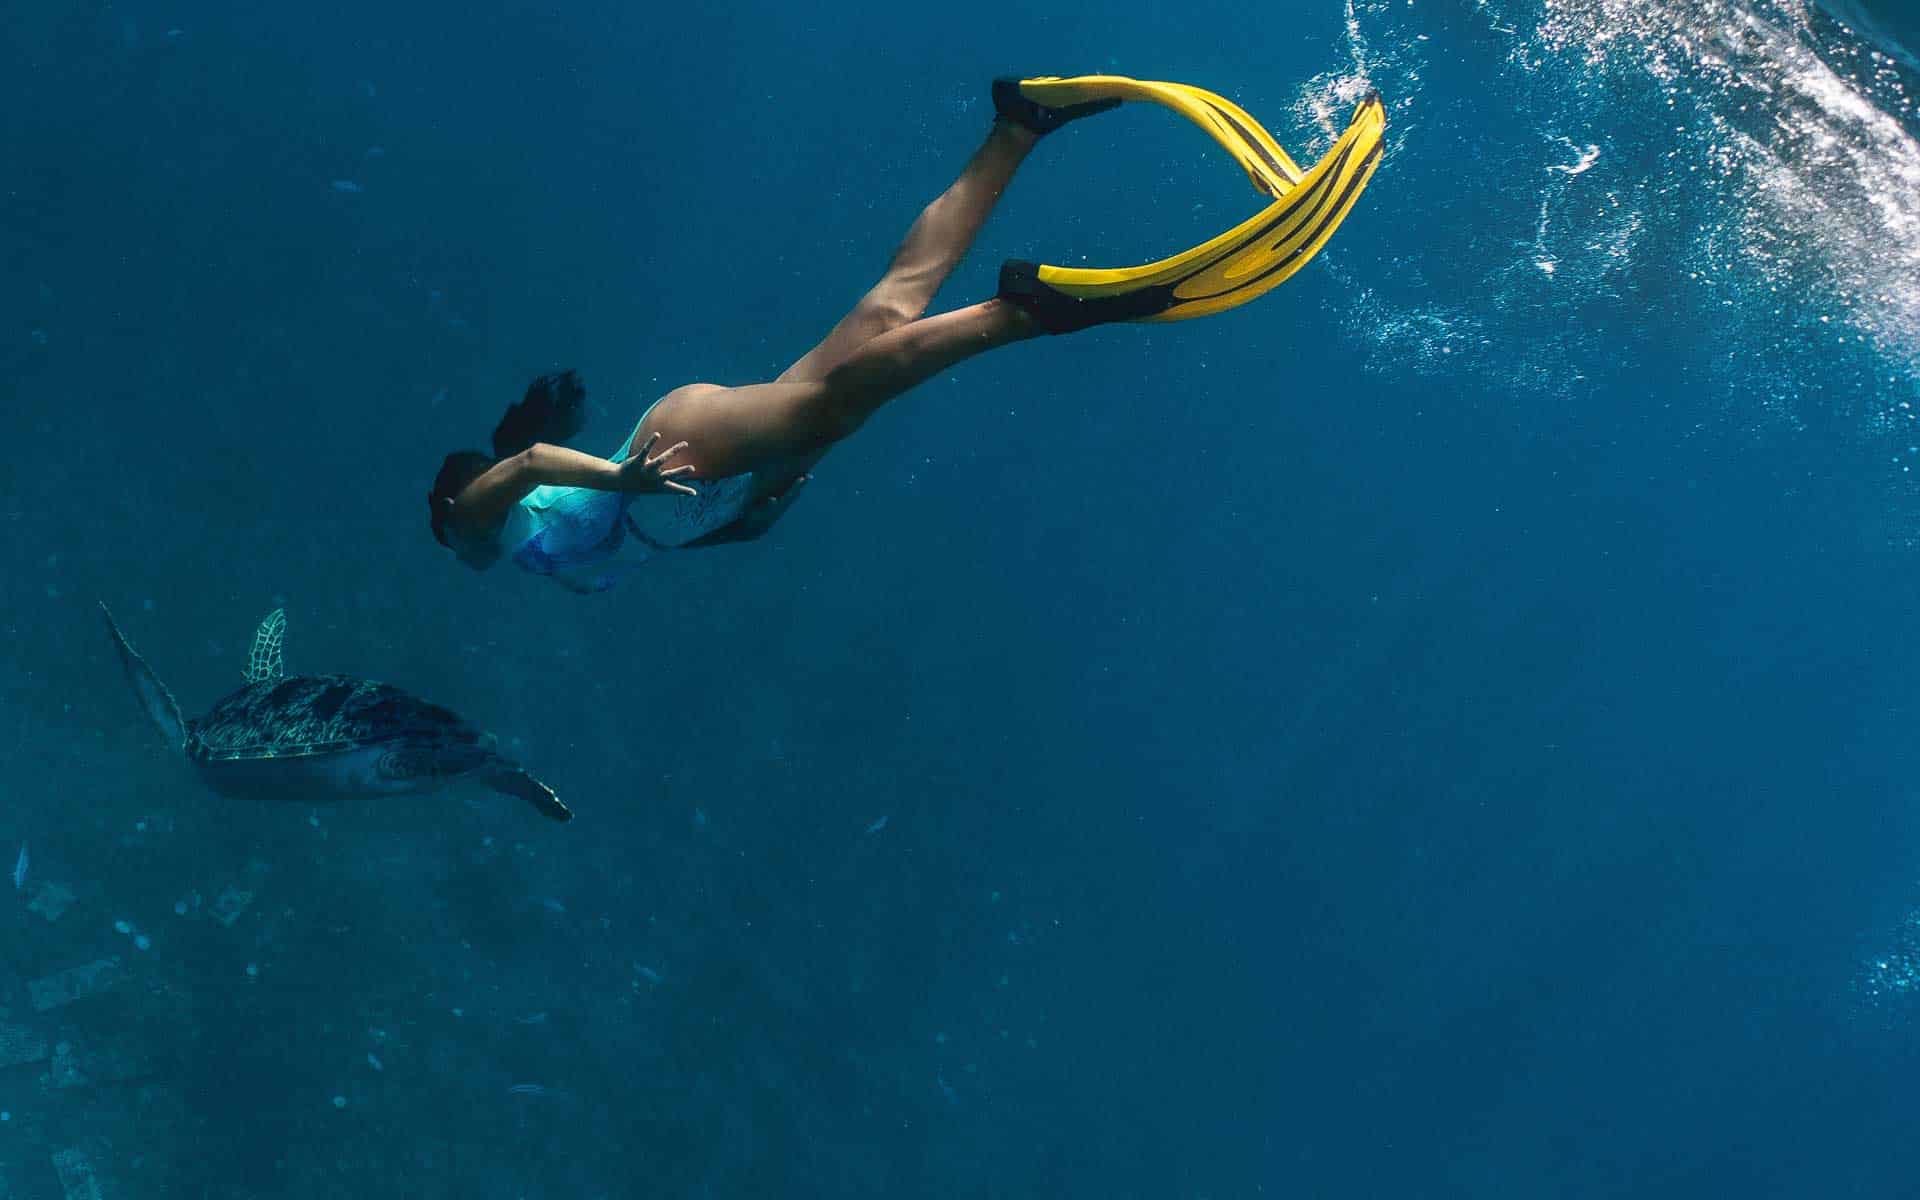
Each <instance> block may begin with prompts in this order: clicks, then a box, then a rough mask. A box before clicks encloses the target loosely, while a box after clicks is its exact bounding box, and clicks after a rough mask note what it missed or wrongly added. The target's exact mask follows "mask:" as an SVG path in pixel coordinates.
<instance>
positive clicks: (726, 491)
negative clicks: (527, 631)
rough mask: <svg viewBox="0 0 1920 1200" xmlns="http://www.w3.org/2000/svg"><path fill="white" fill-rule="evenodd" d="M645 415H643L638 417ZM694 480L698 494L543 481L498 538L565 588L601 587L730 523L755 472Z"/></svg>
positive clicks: (618, 458)
mask: <svg viewBox="0 0 1920 1200" xmlns="http://www.w3.org/2000/svg"><path fill="white" fill-rule="evenodd" d="M655 403H658V401H656V402H655ZM652 411H653V410H652V409H651V408H649V409H648V410H647V412H648V413H651V412H652ZM646 419H647V417H646V414H642V415H641V417H640V421H641V423H642V424H644V423H645V422H646ZM639 433H640V426H639V425H635V426H634V432H633V435H632V436H630V437H629V438H628V439H627V442H626V446H623V447H622V448H621V449H620V451H619V452H618V453H616V454H615V455H613V457H612V459H611V461H613V462H616V463H617V462H624V461H626V457H627V447H628V446H631V445H633V442H634V439H635V438H637V437H638V436H639ZM692 487H693V488H694V490H695V491H696V492H697V493H698V494H697V495H693V496H689V495H686V494H685V493H683V492H648V493H645V494H633V493H626V492H602V491H595V490H594V489H592V488H579V487H559V486H556V485H553V484H546V485H543V486H541V487H537V488H535V489H533V491H531V492H529V493H527V495H526V497H525V498H524V499H522V500H521V501H520V502H519V503H518V504H516V505H514V506H513V508H512V510H511V511H509V512H508V514H507V522H506V525H505V527H504V528H502V529H501V531H500V544H501V546H502V547H504V548H505V550H506V553H507V555H508V556H509V557H511V558H512V559H513V561H514V562H515V563H517V564H519V566H520V567H521V568H522V569H523V570H527V571H531V572H533V573H534V574H535V575H545V576H547V577H548V578H550V579H552V580H553V581H554V582H555V583H558V584H559V585H560V586H562V587H564V588H567V589H568V590H570V591H575V592H604V591H606V590H607V589H608V588H610V587H612V586H613V585H614V584H616V583H618V582H619V581H620V579H621V577H622V576H623V575H625V574H626V573H627V572H629V571H632V570H634V569H635V568H637V567H639V566H641V565H642V564H644V563H645V562H646V561H647V560H649V559H651V558H653V557H654V556H655V555H657V554H659V553H660V552H661V551H664V550H675V549H678V548H680V547H681V546H684V545H686V544H687V543H688V542H691V541H694V540H696V539H698V538H702V537H705V536H706V535H707V534H709V533H712V532H713V531H714V530H716V529H721V528H723V527H725V526H727V525H730V524H732V523H733V522H734V521H735V520H737V519H738V518H739V516H740V514H741V513H743V512H745V511H746V510H747V506H748V505H749V504H751V503H752V502H753V473H752V472H748V473H746V474H744V475H729V476H727V477H726V478H724V479H702V480H698V481H696V482H694V483H693V484H692Z"/></svg>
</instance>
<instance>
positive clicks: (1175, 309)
mask: <svg viewBox="0 0 1920 1200" xmlns="http://www.w3.org/2000/svg"><path fill="white" fill-rule="evenodd" d="M1123 100H1144V101H1150V102H1154V103H1158V104H1161V105H1163V106H1166V107H1168V108H1171V109H1173V110H1174V111H1176V112H1178V113H1180V114H1181V115H1183V116H1186V117H1187V118H1188V119H1190V120H1192V121H1194V122H1195V123H1196V124H1198V125H1200V127H1201V128H1202V129H1204V130H1205V131H1206V132H1208V133H1209V134H1210V135H1212V136H1213V137H1214V139H1215V140H1216V141H1218V142H1219V143H1220V144H1221V145H1222V146H1223V147H1225V148H1226V149H1227V150H1228V152H1229V153H1231V154H1233V155H1234V157H1235V159H1236V160H1237V161H1238V162H1239V163H1240V165H1241V166H1242V167H1243V168H1245V169H1246V171H1247V173H1248V175H1249V176H1250V177H1251V178H1252V180H1253V182H1254V186H1255V187H1256V188H1257V189H1258V190H1260V191H1261V192H1262V193H1264V194H1265V195H1267V196H1268V197H1269V198H1270V201H1271V202H1270V203H1269V204H1268V206H1267V207H1266V208H1265V209H1264V210H1263V211H1261V212H1260V213H1258V214H1256V215H1255V216H1254V217H1252V218H1250V219H1248V220H1247V221H1245V222H1242V223H1241V224H1240V225H1238V226H1235V227H1234V228H1233V229H1230V230H1228V231H1227V232H1225V233H1223V234H1221V235H1219V236H1218V237H1215V238H1213V239H1211V240H1209V241H1207V242H1205V243H1202V244H1201V245H1199V246H1196V247H1194V248H1193V249H1191V250H1188V251H1185V252H1184V253H1182V254H1178V255H1175V256H1174V257H1172V258H1168V259H1163V260H1161V261H1160V262H1156V263H1151V264H1148V265H1146V266H1141V267H1129V268H1120V269H1113V270H1084V269H1068V268H1061V267H1054V266H1045V265H1037V264H1033V263H1026V262H1019V261H1009V262H1008V263H1007V264H1006V265H1005V266H1003V267H1002V268H1001V272H1000V286H999V289H998V292H997V294H996V295H995V296H994V297H993V298H992V299H990V300H986V301H983V302H981V303H978V304H973V305H969V306H968V307H965V308H961V309H956V310H954V311H952V312H945V313H940V314H938V315H935V316H930V317H929V316H923V315H922V314H923V313H924V312H925V311H926V308H927V305H928V304H929V303H931V302H932V300H933V296H934V293H935V292H937V291H938V290H939V288H940V285H941V284H942V283H943V282H944V281H945V280H946V278H947V276H948V274H949V273H951V272H952V270H953V268H954V267H955V266H956V265H957V264H958V263H959V262H960V259H961V257H962V256H963V255H964V254H965V253H966V251H967V248H968V247H969V246H971V245H972V243H973V239H974V236H975V235H976V234H977V233H979V231H980V228H981V226H982V225H983V224H985V222H986V219H987V216H988V214H989V213H990V212H991V211H992V210H993V206H994V202H995V201H997V200H998V199H999V198H1000V194H1001V192H1003V191H1004V190H1005V189H1006V187H1007V184H1008V183H1009V182H1010V181H1011V180H1012V178H1013V174H1014V171H1015V170H1016V169H1017V168H1018V167H1019V166H1020V163H1021V162H1022V160H1024V159H1025V158H1026V156H1027V154H1028V152H1030V151H1031V150H1032V149H1033V147H1034V145H1035V143H1036V142H1037V141H1038V140H1039V139H1040V138H1041V137H1042V136H1043V135H1045V134H1047V133H1049V132H1051V131H1053V130H1054V129H1057V128H1059V127H1060V126H1061V125H1064V124H1066V123H1067V122H1069V121H1073V120H1076V119H1078V118H1080V117H1084V116H1088V115H1091V114H1093V113H1096V112H1102V111H1105V110H1106V109H1109V108H1112V107H1114V106H1116V105H1118V104H1119V103H1121V102H1122V101H1123ZM993 102H994V112H995V117H994V122H993V127H992V131H991V132H990V133H989V134H988V136H987V140H986V143H985V144H984V145H983V146H981V147H980V149H979V150H978V151H977V152H976V153H975V154H974V156H973V158H972V159H971V160H970V161H969V162H968V163H967V166H966V169H965V170H964V171H962V172H961V174H960V178H959V179H957V180H956V181H955V182H954V184H953V186H951V187H950V188H948V189H947V190H946V192H945V193H943V194H942V195H941V196H940V197H939V198H938V199H936V200H935V201H934V202H933V203H931V204H929V205H928V206H927V207H926V209H925V210H924V211H923V212H922V213H921V214H920V217H919V219H918V220H916V221H915V222H914V223H913V226H912V228H910V229H909V230H908V231H907V236H906V239H905V240H904V241H903V242H902V243H901V245H900V248H899V249H898V250H897V251H896V252H895V254H894V256H893V260H892V262H891V263H890V264H889V265H888V267H887V270H886V273H885V274H884V275H883V276H882V277H881V279H880V281H879V282H878V283H876V284H875V285H874V286H873V288H872V289H871V290H870V291H868V292H867V294H866V295H865V296H864V297H862V298H861V300H860V302H859V303H858V304H857V305H855V306H854V308H853V311H851V312H849V313H848V314H847V315H846V316H845V317H843V318H841V320H840V323H839V324H838V325H836V326H834V327H833V330H832V331H831V332H830V333H828V334H827V336H826V338H825V340H823V341H822V342H820V344H819V345H817V346H815V347H814V348H813V349H812V350H810V351H808V352H807V354H806V356H805V357H803V358H801V359H800V360H799V361H798V362H796V363H794V364H793V365H792V366H791V367H788V368H787V369H786V371H784V372H783V373H782V374H781V375H780V376H779V378H777V379H775V380H774V381H773V382H771V383H760V384H752V385H749V386H745V387H719V386H717V385H714V384H710V383H693V384H688V385H686V386H684V387H680V388H676V389H674V390H673V391H670V392H668V393H667V394H666V395H664V396H662V397H660V398H659V399H658V400H657V401H655V402H654V404H653V406H652V407H650V408H649V409H647V411H646V412H645V413H644V414H643V415H642V416H641V418H640V421H639V423H638V424H637V425H636V426H635V427H634V430H633V432H632V433H631V434H630V435H629V436H628V438H627V440H626V442H625V443H624V444H623V445H622V447H621V448H620V450H619V451H618V452H616V453H615V454H614V455H613V457H611V458H608V459H601V458H595V457H593V456H592V455H589V454H583V453H580V452H579V451H576V450H570V449H567V448H566V447H564V446H562V445H560V444H559V443H561V442H564V441H566V440H567V439H569V438H571V437H572V436H573V435H575V434H576V433H578V432H579V430H580V427H581V424H582V409H583V400H584V397H585V391H584V389H583V388H582V387H581V386H580V383H579V381H578V379H577V378H576V377H575V376H574V374H573V373H572V372H570V371H569V372H564V373H561V374H557V375H547V376H542V377H541V378H539V379H537V380H535V381H534V383H533V385H532V386H531V387H530V388H528V390H527V393H526V396H525V398H524V399H523V400H522V401H521V402H520V403H519V404H516V405H513V406H512V407H510V408H509V409H508V410H507V414H506V416H505V417H504V418H502V420H501V422H500V424H499V426H498V427H497V428H496V429H495V430H494V434H493V453H492V454H491V455H486V454H481V453H480V452H478V451H461V452H458V453H454V454H450V455H448V456H447V458H446V461H445V462H444V463H443V464H442V465H441V468H440V472H439V475H438V476H437V477H436V478H435V479H434V482H433V488H432V490H431V491H430V492H429V493H428V496H427V503H428V508H429V514H430V519H431V521H432V526H433V533H434V536H435V537H436V538H437V539H438V540H439V541H440V543H441V544H442V545H444V546H446V547H448V548H449V549H451V550H453V551H454V552H455V554H457V555H458V556H459V558H460V561H462V562H463V563H466V564H467V565H468V566H471V567H474V568H475V569H485V568H487V567H489V566H491V565H492V564H493V563H495V562H496V561H498V560H499V559H500V558H501V557H502V556H507V557H511V558H512V559H513V561H514V562H515V563H516V564H518V565H519V566H521V567H522V568H525V569H526V570H529V571H532V572H535V573H537V574H541V575H546V576H549V577H551V578H553V579H554V580H556V581H557V582H559V583H561V584H563V585H565V586H567V587H569V588H571V589H573V590H576V591H583V592H594V591H600V590H602V589H604V588H607V587H610V586H612V585H613V583H614V582H615V581H616V579H617V577H618V574H619V572H620V571H622V570H625V569H628V568H631V567H633V566H636V565H638V564H639V563H641V562H644V561H645V560H646V559H647V558H649V557H651V556H652V554H654V553H656V552H659V551H662V550H668V549H679V548H685V547H692V546H708V545H716V544H720V543H724V542H734V541H744V540H748V539H751V538H755V537H758V536H760V535H761V534H763V533H765V532H766V531H767V530H768V529H769V528H770V527H771V526H772V525H773V523H774V522H775V521H777V520H778V519H779V518H780V517H781V515H782V514H784V513H785V512H786V510H787V509H788V507H790V506H791V505H792V503H793V501H794V498H795V497H796V496H797V495H798V494H799V493H800V491H801V489H802V488H803V487H804V485H805V484H806V482H807V481H808V480H809V479H810V478H811V476H810V474H809V472H810V471H811V470H812V468H813V466H814V464H815V463H817V462H819V460H820V458H821V457H822V456H823V455H824V454H825V453H826V452H827V450H828V449H829V448H831V447H832V446H833V444H834V443H836V442H838V441H840V440H842V439H843V438H846V437H848V436H850V435H851V434H852V433H853V432H854V431H855V430H857V429H859V428H860V426H861V425H862V424H864V423H865V422H866V420H867V418H868V417H870V416H872V415H873V414H874V413H875V412H876V411H877V410H878V409H879V408H880V407H881V406H882V405H884V404H885V403H887V402H888V401H889V400H892V399H894V398H895V397H897V396H900V395H902V394H904V393H905V392H907V391H908V390H910V389H912V388H913V387H914V386H915V385H917V384H919V383H921V382H923V381H925V380H926V379H928V378H930V377H932V376H933V375H935V374H937V373H939V372H941V371H944V370H946V369H947V368H949V367H952V366H954V365H956V364H958V363H960V362H962V361H964V360H966V359H968V358H971V357H973V356H974V355H976V354H980V353H983V352H985V351H987V350H991V349H994V348H995V347H998V346H1004V345H1007V344H1009V343H1011V342H1018V341H1023V340H1025V339H1027V338H1031V337H1035V336H1037V335H1039V334H1042V333H1050V334H1057V333H1069V332H1072V331H1074V330H1079V329H1085V328H1087V327H1089V326H1092V325H1099V324H1105V323H1107V322H1111V321H1171V320H1182V319H1185V318H1188V317H1196V316H1205V315H1207V314H1209V313H1215V312H1221V311H1224V310H1225V309H1228V308H1233V307H1236V306H1237V305H1240V304H1244V303H1246V302H1247V301H1248V300H1251V299H1253V298H1254V297H1255V296H1258V295H1261V294H1263V293H1265V292H1266V291H1268V290H1270V289H1271V288H1273V287H1274V286H1276V285H1278V284H1279V283H1280V282H1281V281H1282V280H1284V279H1286V278H1287V277H1288V276H1290V275H1291V274H1293V272H1294V271H1296V270H1298V269H1299V268H1300V267H1301V266H1302V265H1304V264H1305V263H1306V261H1307V260H1308V259H1310V258H1311V257H1312V256H1313V255H1314V253H1316V252H1317V251H1318V250H1319V248H1320V247H1321V246H1322V245H1324V244H1325V243H1326V240H1327V239H1328V238H1329V237H1331V236H1332V234H1333V231H1334V229H1335V228H1337V227H1338V225H1339V224H1340V221H1341V220H1342V219H1343V218H1344V217H1345V216H1346V214H1347V211H1348V210H1349V209H1350V208H1351V207H1352V205H1353V202H1354V200H1355V199H1356V198H1357V197H1358V195H1359V193H1360V191H1361V189H1362V188H1364V187H1365V186H1366V182H1367V180H1368V178H1369V177H1370V176H1371V175H1372V172H1373V168H1374V166H1375V165H1376V164H1377V162H1378V160H1379V155H1380V149H1381V137H1382V134H1383V132H1384V128H1385V117H1384V113H1383V111H1382V109H1381V106H1380V102H1379V99H1378V98H1377V97H1374V96H1369V97H1368V98H1367V99H1366V100H1365V101H1363V102H1362V103H1361V105H1360V107H1359V108H1358V110H1357V111H1356V112H1355V114H1354V118H1353V121H1352V123H1351V124H1350V125H1349V126H1348V128H1347V130H1346V132H1345V133H1344V134H1343V135H1342V136H1341V137H1340V139H1339V140H1338V141H1337V142H1336V143H1335V144H1334V146H1333V147H1332V148H1331V149H1330V150H1328V152H1327V154H1326V155H1325V157H1323V158H1322V159H1321V160H1320V161H1319V162H1318V163H1317V164H1316V165H1315V166H1314V167H1312V168H1311V169H1310V170H1306V171H1303V170H1301V168H1299V167H1298V166H1296V165H1295V164H1294V162H1293V160H1292V159H1290V158H1289V157H1288V156H1287V154H1286V152H1285V151H1284V150H1282V149H1281V148H1280V147H1279V145H1278V144H1277V143H1276V142H1275V141H1274V140H1273V138H1272V136H1271V135H1270V134H1268V133H1267V132H1266V130H1265V129H1262V128H1261V127H1260V125H1259V123H1258V122H1256V121H1255V120H1254V119H1253V118H1252V117H1250V116H1248V115H1247V113H1246V112H1245V111H1244V110H1242V109H1240V108H1239V107H1237V106H1236V105H1234V104H1233V103H1232V102H1230V101H1228V100H1225V99H1223V98H1221V97H1219V96H1216V95H1214V94H1213V93H1211V92H1206V91H1203V90H1201V89H1199V88H1195V87H1190V86H1188V85H1184V84H1175V83H1158V82H1151V81H1143V80H1134V79H1127V78H1124V77H1121V76H1112V75H1093V76H1080V77H1077V78H1073V79H1055V78H1040V79H1028V80H1011V79H1002V80H998V81H996V82H995V83H994V85H993ZM695 485H697V486H695Z"/></svg>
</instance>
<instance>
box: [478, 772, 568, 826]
mask: <svg viewBox="0 0 1920 1200" xmlns="http://www.w3.org/2000/svg"><path fill="white" fill-rule="evenodd" d="M487 786H488V787H490V788H492V789H493V790H494V791H496V792H501V793H503V794H505V795H508V796H518V797H520V798H521V799H522V800H525V801H526V802H527V803H529V804H531V805H533V806H534V807H535V808H537V809H539V810H540V815H541V816H544V817H551V818H552V819H554V820H556V821H571V820H573V810H572V809H570V808H568V807H567V806H566V805H564V804H562V803H560V797H558V796H556V795H554V793H553V789H552V788H550V787H548V786H547V785H546V784H544V783H541V782H540V781H539V780H538V779H535V778H534V777H533V776H531V775H529V774H527V773H526V772H525V771H495V772H493V773H492V774H490V775H488V776H487Z"/></svg>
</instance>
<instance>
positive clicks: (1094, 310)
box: [995, 258, 1173, 333]
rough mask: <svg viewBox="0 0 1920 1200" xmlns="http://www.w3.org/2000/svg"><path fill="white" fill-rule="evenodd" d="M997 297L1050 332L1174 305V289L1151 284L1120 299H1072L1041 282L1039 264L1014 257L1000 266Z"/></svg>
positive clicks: (1147, 314)
mask: <svg viewBox="0 0 1920 1200" xmlns="http://www.w3.org/2000/svg"><path fill="white" fill-rule="evenodd" d="M995 295H996V296H998V297H999V298H1000V299H1002V300H1005V301H1006V302H1007V303H1009V304H1011V305H1013V306H1014V307H1016V308H1018V309H1019V310H1020V311H1021V312H1024V313H1026V314H1027V315H1028V316H1029V317H1032V318H1033V323H1034V324H1035V325H1038V326H1039V327H1040V328H1041V329H1042V330H1044V331H1046V332H1047V333H1074V332H1076V331H1078V330H1081V329H1088V328H1091V327H1093V326H1095V325H1106V324H1108V323H1110V322H1113V321H1137V320H1139V319H1140V318H1141V317H1151V316H1153V315H1154V314H1155V313H1161V312H1165V311H1166V310H1167V307H1168V305H1169V304H1170V303H1172V299H1173V289H1172V288H1169V287H1160V286H1151V285H1150V286H1147V287H1142V288H1137V289H1135V290H1134V291H1130V292H1121V293H1120V294H1119V295H1116V296H1090V297H1080V296H1069V295H1067V294H1066V293H1065V292H1061V291H1056V290H1055V289H1054V288H1053V287H1051V286H1050V285H1048V284H1046V283H1043V282H1042V281H1041V279H1040V267H1039V265H1038V264H1036V263H1030V262H1024V261H1022V260H1020V259H1017V258H1010V259H1008V260H1007V261H1006V262H1004V263H1002V264H1001V265H1000V287H999V290H998V291H997V292H996V293H995Z"/></svg>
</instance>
